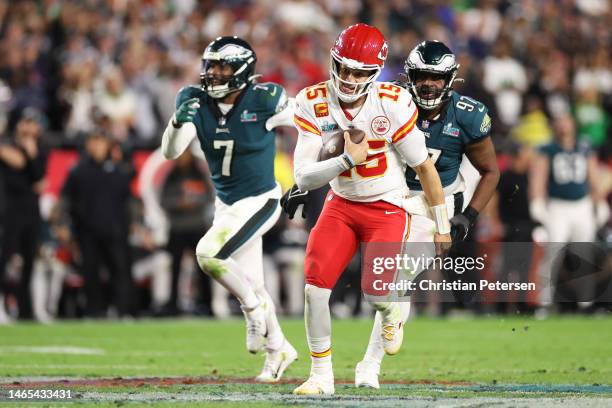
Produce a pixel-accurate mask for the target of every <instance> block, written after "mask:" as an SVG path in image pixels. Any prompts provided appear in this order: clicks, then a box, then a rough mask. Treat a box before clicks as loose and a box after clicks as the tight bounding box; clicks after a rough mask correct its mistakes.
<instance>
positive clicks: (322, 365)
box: [304, 284, 333, 376]
mask: <svg viewBox="0 0 612 408" xmlns="http://www.w3.org/2000/svg"><path fill="white" fill-rule="evenodd" d="M304 293H305V306H304V320H305V323H306V338H307V340H308V348H309V349H310V358H311V363H312V366H311V369H310V375H322V376H330V375H331V376H333V370H332V357H331V316H330V313H329V296H330V294H331V290H330V289H325V288H318V287H316V286H313V285H309V284H307V285H306V287H305V289H304Z"/></svg>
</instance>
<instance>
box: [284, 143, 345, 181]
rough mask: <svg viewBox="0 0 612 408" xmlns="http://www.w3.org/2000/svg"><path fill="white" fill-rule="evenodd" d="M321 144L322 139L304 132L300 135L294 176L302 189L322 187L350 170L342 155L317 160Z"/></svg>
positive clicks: (296, 149)
mask: <svg viewBox="0 0 612 408" xmlns="http://www.w3.org/2000/svg"><path fill="white" fill-rule="evenodd" d="M321 146H322V143H321V141H320V140H316V139H314V138H313V137H310V136H307V135H302V134H300V135H299V136H298V142H297V145H296V146H295V153H294V160H293V161H294V166H295V170H294V173H295V174H294V176H295V182H296V184H297V185H298V187H299V188H300V190H302V191H306V190H314V189H315V188H319V187H322V186H324V185H325V184H327V183H329V182H330V181H332V180H333V179H334V178H335V177H336V176H338V174H340V173H342V172H343V171H344V170H348V167H347V166H346V164H345V162H344V160H342V159H341V158H340V156H338V157H332V158H331V159H328V160H324V161H321V162H320V161H317V158H318V156H319V151H320V150H321Z"/></svg>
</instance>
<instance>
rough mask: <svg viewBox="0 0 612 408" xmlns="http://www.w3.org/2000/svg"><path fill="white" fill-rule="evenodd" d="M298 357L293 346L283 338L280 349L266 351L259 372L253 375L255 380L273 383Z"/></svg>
mask: <svg viewBox="0 0 612 408" xmlns="http://www.w3.org/2000/svg"><path fill="white" fill-rule="evenodd" d="M297 358H298V353H297V351H296V350H295V348H293V346H292V345H291V344H290V343H289V342H288V341H287V340H285V341H284V342H283V345H282V347H281V348H280V349H278V350H276V351H268V352H267V353H266V361H265V363H264V366H263V369H262V370H261V373H260V374H259V375H258V376H257V377H255V381H257V382H262V383H275V382H278V380H280V379H281V377H282V376H283V373H284V372H285V370H286V369H287V367H289V365H290V364H291V363H293V362H294V361H295V360H297Z"/></svg>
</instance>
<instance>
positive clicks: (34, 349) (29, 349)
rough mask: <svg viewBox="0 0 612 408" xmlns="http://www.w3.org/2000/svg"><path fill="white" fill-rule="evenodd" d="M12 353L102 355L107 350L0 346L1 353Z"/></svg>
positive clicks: (69, 347)
mask: <svg viewBox="0 0 612 408" xmlns="http://www.w3.org/2000/svg"><path fill="white" fill-rule="evenodd" d="M12 353H37V354H76V355H89V356H101V355H104V354H106V351H104V350H102V349H99V348H88V347H75V346H5V347H0V354H12Z"/></svg>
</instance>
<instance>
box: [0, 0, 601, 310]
mask: <svg viewBox="0 0 612 408" xmlns="http://www.w3.org/2000/svg"><path fill="white" fill-rule="evenodd" d="M360 21H362V22H367V23H369V24H372V25H374V26H376V27H378V28H379V29H380V30H381V31H382V32H383V33H384V34H385V36H386V38H387V40H388V43H389V48H390V52H389V59H388V60H387V63H386V66H385V70H384V72H383V75H382V77H381V80H394V79H397V78H398V74H399V73H401V72H403V64H404V60H405V58H406V56H407V55H408V52H409V51H410V50H411V49H412V48H413V47H414V46H415V45H416V44H417V43H419V42H420V41H422V40H424V39H436V40H441V41H443V42H444V43H446V44H447V45H448V46H449V47H450V48H451V49H452V50H453V51H454V52H455V53H456V54H457V56H458V59H459V62H460V63H461V68H460V71H459V76H460V77H461V78H464V82H462V83H459V85H458V86H457V89H458V90H460V91H461V92H462V93H463V94H466V95H469V96H471V97H473V98H475V99H477V100H479V101H481V102H483V103H484V104H485V105H486V106H487V107H488V109H489V114H490V115H491V117H492V123H493V128H492V137H493V141H494V143H495V145H496V148H497V149H498V161H499V164H500V168H501V170H502V172H503V175H502V183H501V184H500V194H499V196H498V199H497V200H494V202H493V203H491V205H490V206H489V207H490V208H489V211H487V213H486V214H485V215H484V216H483V217H481V218H480V220H479V225H478V228H477V229H476V231H475V233H474V234H473V235H474V236H473V237H472V239H473V240H475V241H477V242H492V241H496V240H502V239H505V240H509V241H530V240H531V239H532V231H533V230H534V229H535V227H536V226H537V220H533V219H532V218H531V216H530V212H529V201H528V197H527V190H528V188H527V185H526V184H527V183H528V181H529V178H528V177H527V171H528V168H529V166H530V163H531V157H532V155H533V149H534V148H535V147H537V146H540V145H542V144H544V143H547V142H549V141H550V140H551V139H552V138H553V133H554V130H553V128H554V122H555V118H558V117H560V116H563V115H564V114H570V115H571V116H572V117H573V118H574V121H575V125H576V134H577V138H578V139H579V140H581V141H586V142H588V143H589V145H590V146H591V147H592V148H593V149H594V150H595V151H596V153H597V157H598V165H599V170H600V176H599V178H598V184H599V187H600V191H601V193H602V199H605V200H608V201H609V193H610V187H611V185H612V182H611V176H610V174H611V172H610V170H611V168H610V166H611V165H612V162H611V161H610V151H611V149H612V135H611V132H612V122H611V115H612V48H611V44H612V30H610V27H609V22H610V21H612V6H611V5H610V2H608V1H606V0H574V1H573V0H528V1H521V2H511V1H503V0H481V1H476V0H474V1H470V0H465V1H453V2H448V1H436V0H431V1H409V0H396V1H390V2H380V1H373V0H365V1H359V0H319V1H301V0H282V1H266V0H262V1H241V0H233V1H223V2H217V1H206V0H205V1H195V0H175V1H171V0H84V1H71V0H63V1H60V0H41V1H28V0H21V1H2V0H0V50H1V51H2V55H4V58H2V59H1V60H0V170H1V171H0V175H1V177H2V178H3V183H2V186H3V190H2V194H0V209H1V211H0V214H1V215H0V220H1V222H0V225H2V235H1V242H2V246H1V248H2V249H1V250H2V254H1V256H0V277H2V279H3V285H2V288H3V292H4V295H5V296H4V297H5V298H4V299H1V300H2V301H3V302H5V304H6V307H7V308H8V311H9V314H11V315H13V316H16V315H17V310H18V315H19V317H20V318H31V317H35V318H36V319H38V320H41V321H49V320H51V319H52V318H53V317H54V316H68V317H79V316H89V317H99V316H107V315H109V311H108V305H109V303H111V304H113V307H112V308H111V312H112V313H111V315H112V314H113V313H114V314H115V315H120V316H132V315H142V314H153V315H175V314H177V313H197V314H208V315H210V314H214V315H216V316H220V317H224V316H227V315H229V314H230V313H232V312H236V311H237V305H233V304H231V303H228V297H227V293H225V292H224V291H223V290H222V289H221V288H220V287H217V286H216V285H214V284H211V283H210V282H209V281H208V279H206V278H205V276H204V274H202V273H200V271H199V270H198V268H197V266H195V262H194V259H193V254H192V253H193V248H194V246H195V243H196V242H197V240H198V238H199V237H200V236H201V235H202V234H203V232H204V231H205V230H206V228H207V226H208V225H210V214H211V212H212V210H211V205H212V202H213V200H212V198H213V197H214V192H213V191H212V187H211V185H210V182H209V181H208V179H207V169H206V166H205V164H204V163H203V162H202V161H201V160H200V159H199V158H198V156H197V154H195V155H192V154H191V153H187V154H185V155H184V157H183V158H181V160H179V161H178V162H177V163H176V164H175V165H174V164H167V163H166V164H165V163H164V162H163V161H162V160H159V157H158V156H159V154H158V153H157V154H156V153H155V152H154V150H155V149H156V148H157V147H158V146H159V143H160V138H161V133H162V131H163V129H164V127H165V125H166V123H167V120H168V118H170V117H171V116H172V114H173V112H174V108H175V106H174V97H175V95H176V93H177V92H178V90H179V89H180V88H181V87H182V86H184V85H185V84H189V83H197V82H198V77H199V73H200V69H201V66H200V58H201V53H202V51H203V49H204V47H205V46H206V44H208V43H209V42H210V41H211V40H212V39H213V38H215V37H217V36H220V35H239V36H241V37H243V38H246V39H248V40H249V41H250V43H251V44H252V45H253V48H254V49H255V50H256V52H257V59H258V61H257V71H258V73H260V74H261V75H262V77H261V79H260V81H273V82H277V83H280V84H281V85H283V86H284V87H285V88H286V90H287V93H288V94H289V95H290V96H295V94H296V93H297V92H298V91H299V90H300V89H302V88H303V87H305V86H308V85H311V84H314V83H317V82H320V81H323V80H326V79H327V78H328V68H329V49H330V46H331V45H332V41H333V39H334V38H335V36H336V35H337V33H338V32H339V30H340V29H341V28H342V27H346V26H348V25H350V24H353V23H357V22H360ZM295 135H296V132H295V130H293V129H287V128H284V129H282V130H279V131H278V138H277V148H278V153H277V158H276V169H277V172H276V173H277V178H278V180H279V182H280V183H281V184H282V186H283V188H284V189H288V188H289V187H290V186H291V185H292V184H293V179H292V167H291V161H292V152H293V148H294V146H295V139H296V138H295ZM75 151H78V152H80V158H79V155H77V154H76V153H75ZM96 162H97V163H104V170H103V171H100V170H99V168H98V167H99V166H98V167H97V166H96V165H95V163H96ZM75 163H78V164H76V166H77V167H76V168H77V169H78V170H79V172H78V174H77V172H72V173H71V176H70V178H67V173H68V170H69V168H70V165H72V164H75ZM44 166H46V172H45V170H44V168H45V167H44ZM504 177H505V178H504ZM66 180H67V182H66V183H64V182H65V181H66ZM519 187H520V188H519ZM91 197H99V200H91ZM87 198H89V200H88V199H87ZM39 202H40V205H39V204H38V203H39ZM312 207H313V208H311V209H310V212H309V217H308V218H307V220H306V223H305V224H304V223H302V222H301V221H299V220H295V221H289V220H287V219H286V217H281V220H280V221H279V223H278V225H277V226H276V227H275V228H274V229H273V230H272V231H271V232H270V233H269V234H268V236H267V238H266V242H265V244H264V250H265V252H266V254H267V259H266V274H267V275H266V278H267V279H268V282H267V283H268V284H269V285H271V286H272V287H271V288H270V289H271V292H273V293H275V296H276V299H275V300H276V301H277V304H282V305H283V306H282V310H284V311H285V312H286V313H288V314H298V313H301V309H302V299H303V294H302V289H303V280H302V279H303V278H302V265H301V261H302V260H303V247H304V244H305V242H306V239H307V236H308V235H307V234H308V233H307V231H308V228H310V227H311V226H312V225H313V224H314V221H313V219H316V216H317V211H316V207H317V205H313V206H312ZM585 216H586V215H585ZM560 222H561V220H560ZM517 225H520V226H521V227H520V228H517V227H516V226H517ZM599 226H600V227H601V228H600V229H599V235H598V239H600V240H603V241H608V242H609V239H610V238H609V237H610V234H609V232H607V231H609V230H608V229H607V226H608V220H607V219H603V220H600V223H599ZM76 237H78V239H77V238H76ZM87 263H90V265H86V264H87ZM91 263H93V265H91ZM358 264H359V262H358V260H356V261H355V263H354V265H352V266H351V267H350V268H349V269H351V272H350V273H345V276H344V278H343V279H345V280H346V282H345V284H341V285H338V290H336V292H335V294H334V297H333V298H332V302H334V304H335V307H334V308H333V309H332V310H334V311H335V313H336V314H337V315H338V316H345V315H348V314H351V313H360V311H361V306H362V304H361V301H360V293H359V276H358V274H359V265H358ZM100 266H103V267H104V268H102V269H101V268H100ZM83 271H88V272H83ZM91 271H94V272H93V273H92V272H91ZM94 275H95V276H94ZM268 275H269V276H268ZM281 287H282V289H281ZM30 293H31V294H32V296H30ZM84 296H85V297H87V298H88V299H89V298H92V297H95V298H96V299H97V301H96V302H88V303H87V304H88V307H87V308H86V309H85V308H84V307H83V304H84V303H83V297H84ZM89 305H94V306H92V307H91V308H90V307H89ZM504 311H506V310H505V309H504ZM1 312H2V310H1V308H0V313H1ZM365 312H367V311H365ZM0 319H1V317H0Z"/></svg>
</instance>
